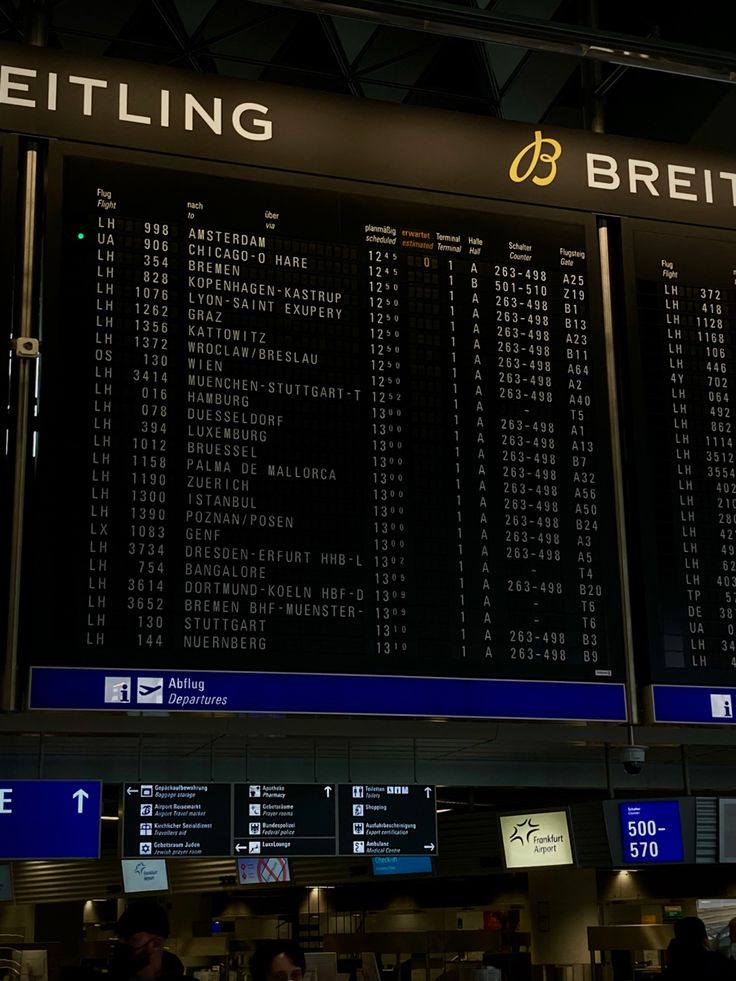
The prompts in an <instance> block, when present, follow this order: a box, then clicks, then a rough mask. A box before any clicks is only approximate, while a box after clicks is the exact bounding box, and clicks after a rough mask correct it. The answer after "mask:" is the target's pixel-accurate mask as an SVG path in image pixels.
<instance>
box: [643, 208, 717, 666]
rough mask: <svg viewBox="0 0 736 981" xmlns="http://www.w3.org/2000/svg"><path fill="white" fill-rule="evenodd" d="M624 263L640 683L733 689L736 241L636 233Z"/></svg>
mask: <svg viewBox="0 0 736 981" xmlns="http://www.w3.org/2000/svg"><path fill="white" fill-rule="evenodd" d="M624 255H625V256H626V259H627V270H626V273H627V287H628V292H627V299H628V326H629V332H628V343H629V371H630V385H631V403H630V410H629V423H630V425H629V427H628V429H629V436H628V439H629V441H630V445H631V447H632V449H633V453H632V460H633V461H635V463H636V477H637V480H636V482H635V484H636V494H635V497H633V498H632V501H631V504H632V506H631V508H630V523H631V526H632V528H633V530H634V531H635V533H636V536H637V539H638V545H639V547H640V551H639V552H636V551H635V552H634V556H635V561H633V562H631V569H632V578H633V585H634V588H633V596H634V599H635V601H636V603H637V608H636V611H637V612H638V621H639V624H640V627H641V630H640V636H639V650H640V651H641V652H642V653H644V652H645V651H646V649H647V647H648V650H649V655H650V657H649V661H650V663H649V664H648V665H646V666H645V665H644V664H642V668H643V669H644V670H643V671H642V673H641V677H642V679H643V680H645V678H646V674H645V672H648V677H649V680H651V681H654V682H659V683H667V682H671V683H676V684H680V683H689V684H691V685H724V684H725V685H727V684H733V682H734V679H735V678H736V604H735V602H734V601H735V600H736V452H735V451H734V447H735V446H736V370H735V368H734V365H735V358H736V347H734V341H733V326H734V323H735V322H736V321H735V320H734V318H736V238H734V236H733V235H731V234H729V233H727V232H717V231H714V230H713V231H708V230H695V229H688V228H683V227H678V226H669V227H667V226H661V225H660V226H657V225H654V224H650V223H644V222H641V223H637V222H632V223H629V224H628V225H626V226H625V237H624ZM645 660H646V659H645V658H643V659H642V661H645Z"/></svg>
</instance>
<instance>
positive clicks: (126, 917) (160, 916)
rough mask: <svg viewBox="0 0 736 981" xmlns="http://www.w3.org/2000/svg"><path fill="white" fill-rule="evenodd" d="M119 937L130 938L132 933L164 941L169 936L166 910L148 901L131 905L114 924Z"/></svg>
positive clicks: (143, 900) (141, 900)
mask: <svg viewBox="0 0 736 981" xmlns="http://www.w3.org/2000/svg"><path fill="white" fill-rule="evenodd" d="M115 933H116V934H117V935H118V936H119V937H123V938H127V937H132V936H133V934H134V933H153V934H155V936H157V937H162V938H163V939H164V940H165V939H166V938H167V937H168V935H169V918H168V916H167V915H166V910H165V909H163V907H161V906H159V904H158V903H157V902H154V901H153V900H150V899H139V900H136V902H133V903H131V904H130V905H129V906H128V908H127V909H126V910H125V912H124V913H122V914H121V916H120V918H119V919H118V921H117V923H116V924H115Z"/></svg>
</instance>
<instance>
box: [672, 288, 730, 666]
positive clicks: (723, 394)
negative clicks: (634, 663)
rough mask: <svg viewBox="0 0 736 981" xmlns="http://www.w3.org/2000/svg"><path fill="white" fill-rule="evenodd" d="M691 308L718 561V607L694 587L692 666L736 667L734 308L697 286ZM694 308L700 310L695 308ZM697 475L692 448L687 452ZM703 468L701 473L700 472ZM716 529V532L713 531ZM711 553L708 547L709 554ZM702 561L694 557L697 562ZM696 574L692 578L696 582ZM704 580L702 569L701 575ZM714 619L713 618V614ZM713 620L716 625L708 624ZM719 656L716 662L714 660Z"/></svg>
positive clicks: (721, 294)
mask: <svg viewBox="0 0 736 981" xmlns="http://www.w3.org/2000/svg"><path fill="white" fill-rule="evenodd" d="M733 275H734V273H733V272H732V276H733ZM691 292H692V294H693V295H692V297H691V300H690V303H689V306H690V307H691V310H692V312H691V314H690V316H689V317H688V321H689V322H690V323H693V322H694V326H695V328H696V331H697V333H696V338H697V342H698V347H699V349H700V351H701V352H702V353H701V358H702V360H701V359H700V358H699V359H698V361H699V362H700V363H701V364H702V379H703V381H704V382H705V400H704V401H705V405H704V409H705V414H706V418H705V419H704V420H703V422H704V423H705V424H704V426H703V429H704V431H705V464H706V467H705V473H706V478H707V493H708V498H709V499H710V501H711V502H712V504H713V505H714V506H713V516H714V518H715V522H714V526H715V527H713V525H711V528H712V531H711V532H710V533H711V534H712V535H713V537H714V538H716V529H717V541H714V542H713V546H712V549H713V555H714V557H715V562H714V563H713V566H714V567H713V568H712V570H708V571H709V572H710V573H711V575H712V576H713V578H714V580H715V582H714V586H715V589H714V595H713V601H714V606H713V608H712V611H710V610H708V604H707V602H704V600H706V601H707V593H706V595H705V596H704V591H703V590H702V586H701V583H700V581H698V582H697V583H693V584H692V586H688V590H687V592H688V617H689V619H690V634H691V639H690V646H691V649H692V650H691V664H692V666H693V667H699V668H700V667H712V666H715V664H716V662H721V663H720V664H718V666H719V667H731V668H733V667H736V625H735V624H734V599H736V456H734V436H733V432H732V428H731V401H732V400H731V393H732V385H731V378H730V377H729V374H730V372H729V369H730V367H731V365H732V364H733V362H732V360H731V359H732V356H733V353H732V349H731V343H730V338H731V323H730V307H729V304H728V302H727V299H728V291H727V290H726V289H723V288H719V287H710V286H694V287H692V290H691ZM693 308H694V309H693ZM682 449H683V454H684V453H685V452H686V453H687V463H688V465H689V468H690V472H691V473H692V464H691V461H690V447H689V446H687V447H683V448H682ZM698 469H699V468H698ZM709 530H710V529H709ZM707 551H710V549H709V548H708V546H707V545H706V552H707ZM695 558H698V559H699V558H700V556H697V555H693V556H691V559H695ZM695 574H696V573H694V574H693V576H692V578H693V579H694V578H695ZM697 575H698V580H700V569H698V572H697ZM709 612H710V613H711V617H712V619H711V618H710V617H708V615H707V614H708V613H709ZM708 621H710V622H708ZM713 655H715V657H714V656H713Z"/></svg>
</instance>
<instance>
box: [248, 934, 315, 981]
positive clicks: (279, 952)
mask: <svg viewBox="0 0 736 981" xmlns="http://www.w3.org/2000/svg"><path fill="white" fill-rule="evenodd" d="M249 964H250V976H251V978H252V981H302V978H303V976H304V971H305V968H306V961H305V958H304V951H303V950H302V948H301V947H300V946H299V944H297V943H294V941H292V940H266V941H265V942H264V943H261V944H259V945H258V947H257V949H256V951H255V953H254V954H253V956H252V957H251V959H250V962H249Z"/></svg>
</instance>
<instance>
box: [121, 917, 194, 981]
mask: <svg viewBox="0 0 736 981" xmlns="http://www.w3.org/2000/svg"><path fill="white" fill-rule="evenodd" d="M115 933H116V934H117V936H118V942H117V943H116V945H115V949H114V951H113V955H112V958H111V960H110V965H109V974H108V977H109V978H110V981H139V979H140V981H143V979H144V978H158V979H160V981H169V979H173V978H180V977H182V975H183V974H184V965H183V964H182V962H181V961H180V960H179V958H178V957H177V956H176V954H172V953H171V952H170V951H168V950H164V941H165V940H166V938H167V937H168V935H169V918H168V916H167V915H166V911H165V910H164V909H162V907H161V906H159V905H158V903H156V902H153V901H151V900H138V901H136V902H133V903H131V904H130V905H129V906H128V908H127V909H126V910H125V912H124V913H123V914H122V915H121V916H120V918H119V919H118V921H117V923H116V924H115Z"/></svg>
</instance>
